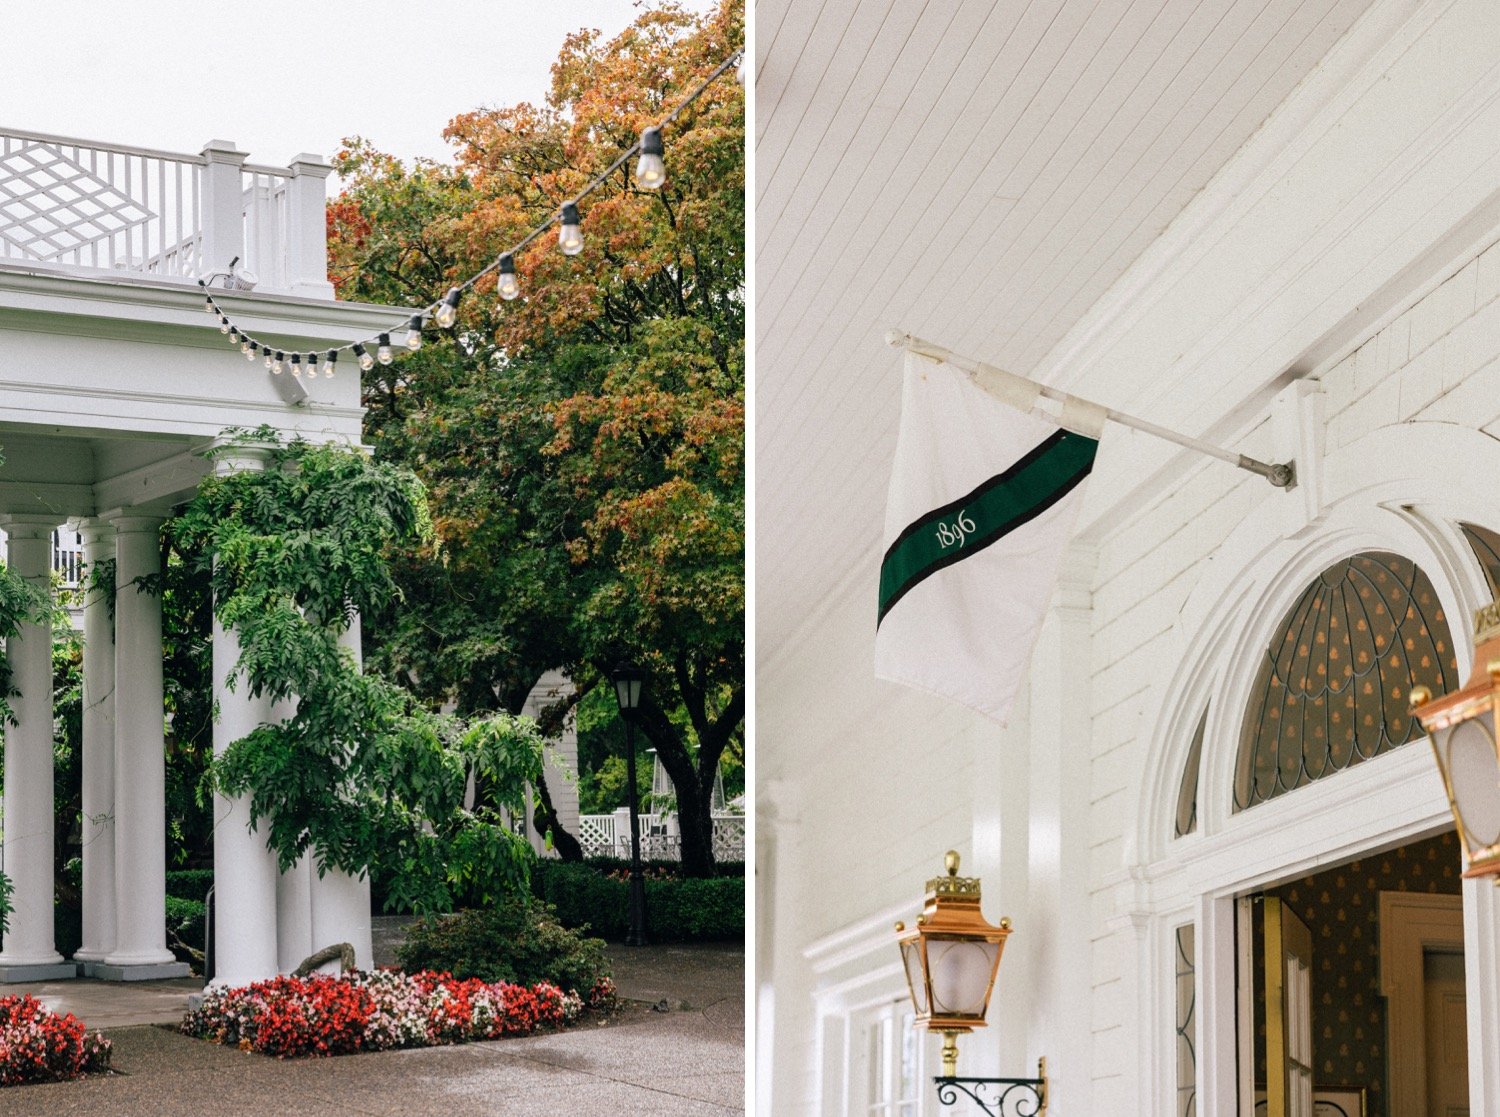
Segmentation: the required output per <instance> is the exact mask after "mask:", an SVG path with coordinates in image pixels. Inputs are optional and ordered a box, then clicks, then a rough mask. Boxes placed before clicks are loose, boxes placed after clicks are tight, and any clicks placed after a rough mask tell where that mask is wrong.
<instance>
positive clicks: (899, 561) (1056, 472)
mask: <svg viewBox="0 0 1500 1117" xmlns="http://www.w3.org/2000/svg"><path fill="white" fill-rule="evenodd" d="M1098 449H1099V443H1098V441H1097V440H1095V439H1092V438H1085V437H1084V436H1083V435H1081V434H1073V433H1071V432H1070V431H1064V430H1059V431H1058V432H1057V433H1056V434H1053V435H1051V436H1050V437H1049V438H1047V439H1046V441H1044V442H1042V443H1041V444H1040V445H1038V446H1037V447H1036V448H1035V449H1034V450H1032V451H1031V452H1030V453H1028V454H1026V456H1025V457H1023V458H1021V459H1020V460H1019V461H1017V462H1016V463H1015V464H1013V465H1012V466H1011V467H1010V468H1009V469H1007V470H1006V471H1005V472H1004V473H1000V474H997V475H996V476H994V477H991V478H990V479H989V480H988V481H986V482H985V483H984V484H982V485H980V486H979V487H978V488H976V489H975V490H974V491H973V492H971V493H968V494H967V495H965V496H962V497H960V498H959V499H958V500H955V501H951V502H949V503H948V504H945V505H943V506H942V507H941V508H935V509H933V510H932V511H931V512H929V513H927V514H926V515H925V516H923V517H922V518H921V519H919V520H916V521H914V522H913V523H911V524H910V525H908V526H907V528H906V529H905V530H904V531H902V533H901V534H900V535H898V536H897V537H896V540H895V542H894V543H892V544H891V545H890V547H889V549H887V551H886V553H885V559H884V560H883V561H882V562H881V564H880V614H879V617H878V619H877V621H876V625H877V627H878V626H879V623H880V621H882V620H884V619H885V615H886V614H887V613H888V612H890V610H891V606H893V605H895V604H896V602H898V601H900V600H901V598H902V597H904V596H905V595H906V593H907V592H908V591H910V590H911V589H912V587H914V586H916V585H917V584H918V583H919V582H921V581H923V580H924V579H925V578H928V577H930V576H931V575H933V574H935V573H937V572H938V571H939V570H941V569H943V568H944V567H945V566H952V565H953V564H954V563H955V562H959V561H960V560H962V559H965V558H968V557H969V556H970V555H974V554H978V553H979V552H980V551H982V550H984V549H985V548H986V547H988V546H989V545H990V544H992V543H994V542H996V541H997V540H999V539H1003V538H1004V537H1005V536H1006V535H1009V534H1010V533H1011V532H1012V531H1015V530H1016V528H1018V527H1021V526H1022V525H1023V524H1026V523H1029V522H1030V521H1031V520H1034V519H1036V518H1037V517H1038V516H1040V515H1041V514H1042V513H1043V512H1045V511H1046V510H1047V509H1049V508H1051V507H1052V506H1053V505H1054V504H1056V503H1057V502H1058V501H1059V500H1061V499H1062V498H1063V497H1065V496H1067V495H1068V493H1070V492H1072V491H1073V490H1074V489H1075V488H1077V486H1078V484H1079V483H1080V482H1081V481H1082V480H1083V479H1084V478H1085V477H1087V476H1088V475H1089V470H1091V469H1093V467H1094V454H1095V452H1096V451H1097V450H1098Z"/></svg>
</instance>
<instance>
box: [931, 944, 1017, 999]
mask: <svg viewBox="0 0 1500 1117" xmlns="http://www.w3.org/2000/svg"><path fill="white" fill-rule="evenodd" d="M999 950H1000V944H999V943H995V942H984V941H977V942H976V941H975V940H973V939H937V940H934V941H932V942H929V943H928V944H927V972H928V975H929V976H930V977H931V979H932V1007H933V1013H934V1015H941V1016H981V1015H983V1014H984V1001H985V994H986V993H988V992H989V988H990V977H991V975H993V974H994V972H995V959H996V955H997V953H998V952H999Z"/></svg>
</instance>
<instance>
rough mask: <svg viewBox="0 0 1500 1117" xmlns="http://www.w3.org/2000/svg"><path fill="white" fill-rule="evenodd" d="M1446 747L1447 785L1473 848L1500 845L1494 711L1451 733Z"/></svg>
mask: <svg viewBox="0 0 1500 1117" xmlns="http://www.w3.org/2000/svg"><path fill="white" fill-rule="evenodd" d="M1447 738H1448V739H1447V741H1446V743H1445V746H1444V752H1445V753H1446V754H1447V755H1446V758H1445V760H1446V764H1447V768H1448V783H1449V786H1450V787H1452V789H1453V798H1454V801H1455V802H1456V803H1457V804H1458V813H1459V816H1460V817H1461V818H1462V819H1463V827H1464V833H1465V835H1466V836H1467V837H1468V839H1469V842H1470V844H1471V845H1472V846H1475V847H1477V848H1481V849H1483V848H1488V847H1490V846H1492V845H1495V844H1496V843H1497V842H1500V760H1497V759H1496V755H1495V719H1494V714H1493V713H1492V712H1488V711H1487V712H1485V713H1484V714H1483V715H1481V716H1480V717H1477V718H1472V719H1470V720H1469V721H1464V722H1460V723H1459V724H1458V725H1456V726H1454V727H1453V728H1452V729H1450V730H1448V733H1447Z"/></svg>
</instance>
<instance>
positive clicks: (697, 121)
mask: <svg viewBox="0 0 1500 1117" xmlns="http://www.w3.org/2000/svg"><path fill="white" fill-rule="evenodd" d="M743 42H744V11H743V4H742V3H741V2H739V0H733V2H730V0H726V2H725V3H723V4H722V5H721V6H720V7H719V8H718V9H717V10H716V11H713V12H711V13H708V14H706V15H698V14H694V13H690V12H687V11H685V10H683V9H682V8H680V7H678V6H677V5H676V4H673V3H663V4H660V5H658V6H656V7H653V8H652V9H651V10H648V11H645V12H643V13H642V14H641V15H640V16H638V17H637V19H636V20H635V21H634V23H633V24H632V25H631V26H630V27H629V28H627V29H626V30H625V31H624V32H622V33H621V34H619V35H617V36H615V37H614V38H612V39H605V38H604V37H603V36H601V35H600V34H599V33H598V32H594V31H582V32H579V33H577V34H575V35H573V36H570V37H569V38H568V40H567V41H566V42H565V43H564V44H563V47H562V51H561V54H560V55H559V57H558V60H557V62H556V63H555V64H554V66H553V68H552V88H551V91H550V93H549V94H548V97H547V99H546V101H545V103H543V104H541V105H530V104H520V105H515V106H512V107H507V108H496V109H485V110H481V111H477V112H472V113H468V114H465V115H463V116H459V117H457V118H456V119H454V120H453V121H452V122H451V124H450V125H449V127H448V129H447V132H446V133H445V134H446V136H447V137H448V138H449V139H450V141H451V142H452V143H453V144H454V146H455V153H456V158H455V161H454V164H453V165H451V166H450V165H445V164H441V163H436V162H428V161H418V162H417V163H415V164H414V165H405V164H403V163H401V162H400V161H398V160H396V159H393V158H391V157H390V156H387V155H384V154H382V153H380V152H379V151H378V150H377V149H376V148H375V147H374V146H373V145H372V144H370V143H368V142H365V141H362V140H357V139H356V140H351V141H349V143H348V144H347V147H346V150H345V151H344V152H342V153H341V155H340V157H339V159H338V164H337V165H338V170H339V173H340V175H341V176H342V177H343V179H344V181H345V183H346V187H345V189H344V190H343V192H342V193H341V194H340V195H339V197H338V198H337V199H336V200H335V201H334V202H333V203H331V204H330V207H329V233H330V253H331V258H332V265H333V276H334V281H335V283H336V285H337V287H338V290H339V294H340V296H341V297H343V298H346V299H363V300H369V301H375V302H382V303H392V304H397V305H409V306H420V305H426V304H428V303H430V302H432V301H433V300H435V299H436V298H438V297H439V296H441V295H442V293H443V292H444V291H445V290H446V289H447V288H448V287H449V286H450V285H452V284H453V283H455V282H460V281H462V280H463V279H465V278H467V277H468V276H469V275H472V274H473V273H474V272H476V271H478V270H479V269H480V268H482V267H483V266H484V265H486V264H488V263H489V262H491V261H492V260H493V259H494V258H495V256H496V255H498V254H499V253H500V252H503V251H505V250H507V249H508V248H509V247H510V246H511V245H513V244H514V243H516V242H517V241H518V240H519V239H520V238H521V237H522V236H524V234H525V233H526V232H527V231H528V230H529V229H531V228H532V227H534V226H535V225H536V224H538V223H539V222H541V221H542V220H545V219H546V218H548V217H549V216H555V215H556V213H557V212H558V210H559V209H560V207H561V205H562V203H563V202H565V201H568V200H570V199H571V198H573V197H574V196H575V194H576V192H577V191H578V190H579V189H581V187H582V186H583V185H584V184H585V183H586V182H587V181H588V180H589V179H590V178H592V177H593V176H594V175H596V174H598V173H600V172H601V171H603V170H604V169H605V168H606V167H608V166H609V165H610V164H611V163H612V162H613V161H614V160H615V158H616V157H617V156H618V155H619V153H620V152H621V151H622V150H624V149H625V148H627V147H629V146H630V145H631V144H632V143H633V142H634V141H635V140H636V138H637V137H638V136H639V134H640V131H641V129H642V128H643V127H645V126H646V125H648V124H652V123H655V122H656V121H658V120H660V119H661V118H662V117H663V116H665V115H666V113H667V112H669V111H670V110H671V109H672V108H673V107H674V106H675V105H677V104H678V103H679V102H680V101H681V100H682V98H683V97H684V96H685V95H686V94H687V93H688V92H689V91H691V90H692V89H693V88H695V87H696V86H697V85H698V84H699V83H700V82H701V81H702V80H703V79H704V77H706V76H707V75H708V74H709V73H710V72H712V70H713V68H714V67H715V66H717V65H718V64H719V63H720V62H721V61H722V60H723V59H724V58H726V57H728V56H729V55H730V54H732V53H733V52H734V51H735V50H737V49H739V48H740V47H741V46H742V45H743ZM665 139H666V144H667V155H666V158H667V167H668V182H667V186H666V187H665V188H664V189H663V190H661V191H659V192H655V193H651V192H644V191H640V190H638V189H636V188H635V186H634V185H633V183H632V181H631V180H630V177H629V170H630V168H629V166H628V165H627V166H626V167H625V168H623V169H622V170H621V171H620V172H617V173H616V174H615V175H614V176H613V177H612V178H611V180H610V182H609V184H608V185H607V186H606V187H605V188H603V189H601V190H599V191H596V192H595V193H594V194H591V195H590V196H589V197H588V198H587V199H586V200H585V201H584V202H583V203H582V205H581V207H580V208H581V209H582V211H583V231H584V249H583V252H582V254H581V255H579V256H575V257H567V256H564V255H562V253H560V252H559V251H558V249H557V240H556V234H555V233H553V234H551V235H549V236H546V237H544V238H541V239H540V240H539V241H537V242H535V243H534V244H533V245H532V246H530V247H529V248H528V249H527V250H526V251H524V252H523V253H522V254H521V255H520V256H519V257H518V258H517V260H516V270H517V273H518V274H519V277H520V280H521V285H522V296H521V297H520V298H518V299H516V300H514V301H512V302H503V301H501V300H499V299H497V298H496V297H495V294H494V290H493V279H492V278H486V279H484V280H481V281H480V283H479V284H478V285H476V288H475V289H474V290H472V291H470V292H469V293H468V295H467V296H466V298H465V301H464V303H463V305H462V307H461V311H460V317H459V323H458V326H457V327H456V329H454V330H453V331H450V332H446V333H443V334H442V335H438V334H437V333H436V332H434V331H429V333H428V335H427V337H428V344H427V345H425V346H424V347H423V349H422V350H421V351H420V352H418V353H416V354H414V355H412V356H410V357H407V358H405V359H403V360H400V361H398V362H396V363H395V364H393V365H391V366H388V367H380V366H377V368H376V369H375V370H374V371H372V372H371V373H369V374H367V375H366V377H365V381H364V390H365V404H366V406H367V408H368V417H367V429H366V439H367V441H369V442H371V443H373V444H374V446H375V447H376V449H377V451H378V452H379V453H380V454H382V455H385V456H389V457H392V458H395V459H396V460H398V461H401V462H403V463H405V464H407V465H409V466H411V467H412V468H413V469H414V470H416V471H417V473H418V474H419V475H420V476H421V478H422V479H423V480H424V481H425V482H426V484H427V485H428V487H429V490H430V496H431V503H432V508H433V513H434V520H435V524H436V528H437V532H438V535H439V538H440V541H441V544H442V546H441V549H440V551H439V552H438V555H437V557H432V556H430V555H407V556H402V558H401V559H400V582H401V586H402V590H403V593H404V601H403V603H402V605H401V607H400V608H399V609H393V610H391V611H390V612H389V614H388V615H385V616H382V617H375V618H370V621H371V623H370V624H369V625H368V626H367V631H368V632H370V633H371V634H372V637H373V638H374V640H375V641H376V642H377V643H375V644H374V645H373V646H372V647H371V648H370V649H369V652H370V661H371V663H372V664H375V665H378V666H379V667H380V668H381V669H382V670H385V671H386V672H388V673H389V674H391V675H392V676H393V677H395V678H397V679H399V680H400V681H401V682H403V683H404V684H406V685H407V686H410V687H412V688H413V689H415V690H417V691H418V692H419V693H422V694H425V695H426V696H428V697H429V698H431V699H432V700H434V701H436V700H440V699H444V698H449V697H452V698H456V699H457V701H458V703H459V707H460V712H476V711H480V710H484V709H494V708H502V709H507V710H511V711H516V710H518V709H519V708H520V706H521V704H522V703H523V702H524V700H525V698H526V695H527V693H528V692H529V691H530V689H531V687H532V686H533V684H534V683H535V682H536V680H537V678H538V677H539V676H540V675H541V673H542V672H543V671H545V670H547V669H549V668H555V667H561V668H563V669H565V670H566V671H567V672H568V673H569V674H570V675H571V676H572V677H573V679H574V680H575V681H576V682H577V683H578V685H579V687H580V688H581V690H583V691H584V692H587V691H588V690H589V689H590V688H593V687H597V686H601V685H603V686H607V685H608V677H607V676H608V672H609V670H610V668H612V667H613V666H615V665H616V664H617V663H619V662H621V661H624V660H635V661H638V662H640V663H642V664H643V665H646V666H648V667H649V668H650V670H651V683H650V686H649V689H648V693H647V698H646V702H645V705H644V710H643V712H642V717H641V721H640V728H641V729H642V731H643V735H644V736H645V737H646V738H647V740H648V741H649V743H650V744H651V745H652V746H654V747H655V748H656V750H657V753H658V755H659V756H660V758H661V760H662V763H663V765H664V766H665V767H666V769H667V771H668V773H669V774H670V776H671V778H672V782H673V784H674V786H675V788H676V791H677V809H678V813H679V820H680V824H681V829H682V855H683V866H684V870H685V871H687V872H689V873H691V874H694V875H707V874H709V873H711V872H712V871H713V852H712V842H711V835H712V821H711V818H710V815H709V807H710V798H711V793H712V789H713V783H714V776H715V773H716V771H717V770H718V767H719V762H720V759H721V757H722V756H724V754H725V752H726V750H742V748H743V744H742V735H743V720H744V704H745V656H744V631H745V613H744V610H745V605H744V547H745V543H744V527H745V517H744V387H745V364H744V331H745V303H744V287H745V267H744V246H745V161H744V153H745V129H744V91H743V90H742V89H741V88H740V87H739V86H738V85H737V84H736V83H735V81H734V80H733V76H732V74H729V75H725V76H724V77H723V78H721V79H720V80H718V81H716V82H715V83H713V84H712V85H711V86H710V87H709V89H708V90H707V91H706V92H705V94H704V95H703V96H702V97H701V98H700V99H699V100H698V101H697V102H696V103H695V104H694V105H693V106H692V107H690V108H689V109H687V110H686V111H685V112H684V113H683V114H682V115H681V116H680V118H679V119H678V120H677V121H676V122H675V123H674V124H673V125H672V126H670V127H669V128H667V129H666V131H665ZM558 712H559V713H561V712H562V711H558ZM481 790H482V789H481ZM539 811H540V817H539V820H538V821H539V822H540V823H541V824H542V825H543V826H545V827H547V828H549V829H551V830H552V832H553V834H554V837H555V838H556V839H557V841H558V843H559V848H561V849H562V850H563V851H564V853H565V855H566V854H569V853H576V843H571V844H570V837H569V836H568V835H566V834H564V833H562V831H561V827H559V826H558V825H557V823H556V819H555V817H553V816H552V815H551V813H550V803H544V804H543V805H542V807H541V808H540V809H539Z"/></svg>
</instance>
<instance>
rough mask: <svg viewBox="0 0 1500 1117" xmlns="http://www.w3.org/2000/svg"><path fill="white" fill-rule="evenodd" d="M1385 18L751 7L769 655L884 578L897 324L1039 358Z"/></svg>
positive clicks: (846, 1)
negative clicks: (1363, 26) (1356, 25)
mask: <svg viewBox="0 0 1500 1117" xmlns="http://www.w3.org/2000/svg"><path fill="white" fill-rule="evenodd" d="M1368 6H1369V0H1097V2H1095V0H1031V2H1025V0H756V4H755V18H756V49H757V54H758V57H757V65H756V81H755V97H756V127H757V136H756V165H755V207H756V208H755V230H756V260H755V300H756V321H755V335H756V350H755V383H756V434H755V439H756V462H755V473H756V520H755V525H756V527H755V530H756V547H755V554H756V574H755V580H756V616H755V624H756V641H757V658H758V660H759V662H760V663H761V664H762V665H767V664H768V663H769V662H770V661H771V660H772V659H773V658H774V657H775V656H776V655H777V654H778V652H780V651H782V650H783V649H784V648H785V647H786V645H787V642H788V641H789V640H790V639H792V638H793V637H794V635H795V633H796V631H797V629H798V627H799V625H801V624H802V623H804V622H805V621H806V620H807V619H808V618H809V617H811V616H814V615H816V614H817V613H818V611H819V609H820V606H821V605H822V604H823V603H825V602H826V601H827V600H828V599H829V598H830V597H831V596H834V595H836V594H838V593H840V592H844V591H846V590H847V588H848V586H849V585H850V580H851V579H855V580H856V583H857V584H862V583H859V580H860V579H862V580H863V582H864V583H868V585H867V589H868V593H869V598H870V625H871V632H872V634H873V631H874V620H875V575H874V572H875V570H876V568H877V565H878V558H879V550H880V527H881V522H882V516H883V507H884V499H885V486H886V482H887V479H888V477H889V473H890V461H891V455H892V451H893V449H894V446H895V436H896V424H897V420H898V418H899V411H900V406H899V405H900V373H899V370H900V360H899V356H898V354H896V353H895V351H893V350H891V349H890V348H888V347H887V346H886V345H885V344H884V341H883V334H884V332H885V330H886V329H887V328H888V327H891V326H899V327H900V328H902V329H906V330H910V331H912V332H914V333H917V334H920V335H922V336H925V337H928V338H931V339H933V340H934V341H938V342H941V343H942V344H945V345H948V346H950V347H952V348H954V349H956V350H959V351H961V352H966V353H971V354H974V355H976V356H980V357H983V358H984V359H986V360H989V361H991V362H992V363H995V364H999V365H1001V366H1003V367H1006V368H1010V369H1012V370H1014V371H1016V372H1021V373H1030V372H1032V371H1034V370H1036V369H1038V368H1039V367H1045V366H1046V364H1047V357H1048V354H1049V353H1050V352H1051V351H1052V350H1053V349H1054V347H1057V346H1058V345H1059V343H1060V342H1061V341H1062V340H1063V338H1064V336H1065V335H1066V334H1067V333H1068V331H1069V330H1070V329H1071V328H1072V327H1073V326H1074V325H1075V324H1077V323H1078V322H1079V320H1080V319H1081V318H1083V317H1084V315H1085V314H1086V312H1087V311H1088V310H1089V308H1090V307H1091V306H1093V305H1094V303H1095V302H1096V301H1097V300H1098V299H1099V298H1100V297H1101V296H1102V295H1103V294H1104V293H1105V292H1106V291H1107V290H1108V289H1109V287H1110V286H1111V284H1113V283H1114V282H1115V281H1116V280H1117V279H1119V278H1120V276H1121V275H1122V273H1123V272H1124V271H1125V270H1126V269H1127V268H1128V267H1129V266H1130V264H1131V263H1132V262H1133V261H1134V260H1135V259H1136V258H1137V257H1138V256H1140V254H1141V253H1142V252H1143V251H1145V249H1146V248H1147V247H1148V246H1149V245H1150V244H1151V243H1152V241H1153V240H1154V239H1155V238H1156V237H1157V236H1159V235H1160V234H1161V232H1162V231H1163V230H1164V229H1165V228H1166V226H1167V225H1168V224H1169V223H1170V222H1171V221H1172V219H1173V218H1174V217H1175V216H1176V215H1177V214H1178V213H1179V212H1180V211H1181V210H1182V208H1183V207H1184V206H1185V205H1186V204H1187V203H1188V202H1189V201H1190V200H1191V199H1192V198H1193V196H1194V195H1195V194H1196V193H1197V192H1198V191H1199V190H1201V189H1202V188H1203V187H1204V186H1205V185H1206V184H1207V183H1208V181H1209V180H1210V179H1211V178H1212V177H1213V176H1214V174H1215V172H1217V171H1218V170H1219V168H1221V167H1222V166H1223V165H1224V164H1225V162H1226V161H1228V159H1229V158H1230V157H1231V156H1232V155H1233V154H1234V153H1235V152H1236V151H1237V150H1238V149H1239V148H1240V146H1241V145H1242V144H1244V143H1245V141H1246V140H1248V139H1249V138H1250V137H1251V136H1252V135H1253V134H1254V132H1255V130H1256V129H1257V128H1258V127H1259V126H1260V124H1261V123H1262V122H1263V121H1264V120H1265V119H1266V117H1267V116H1268V115H1269V114H1270V113H1271V112H1272V110H1274V109H1275V108H1276V106H1277V105H1279V104H1280V103H1281V102H1282V101H1283V100H1284V99H1285V98H1286V97H1287V95H1288V94H1289V93H1291V91H1292V90H1293V89H1294V88H1295V87H1296V85H1297V83H1298V82H1300V81H1301V80H1302V79H1303V78H1304V77H1305V76H1306V75H1307V74H1308V73H1309V72H1310V71H1311V70H1312V69H1313V68H1314V67H1316V66H1317V64H1318V62H1319V60H1320V59H1321V58H1322V57H1323V56H1324V55H1325V54H1326V53H1327V51H1328V50H1329V48H1330V47H1332V46H1333V44H1334V43H1335V42H1336V41H1337V40H1338V39H1339V37H1340V36H1341V35H1343V34H1344V32H1345V31H1347V30H1348V29H1349V27H1350V26H1351V24H1353V22H1354V21H1355V20H1356V19H1357V18H1358V17H1359V15H1360V14H1361V13H1362V12H1363V11H1364V10H1365V9H1366V8H1367V7H1368Z"/></svg>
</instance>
